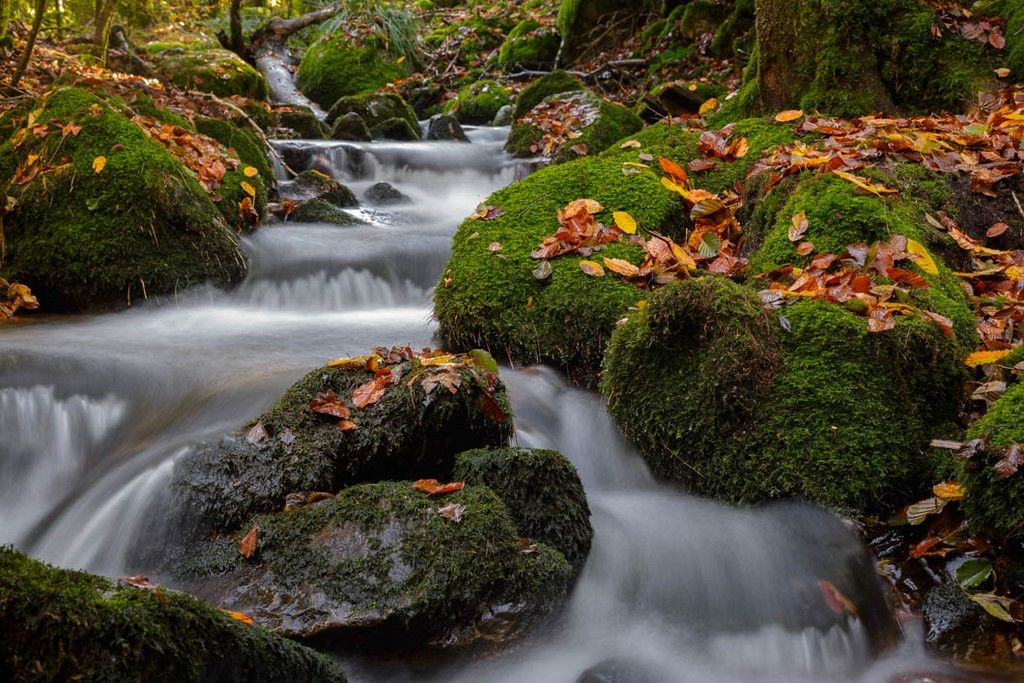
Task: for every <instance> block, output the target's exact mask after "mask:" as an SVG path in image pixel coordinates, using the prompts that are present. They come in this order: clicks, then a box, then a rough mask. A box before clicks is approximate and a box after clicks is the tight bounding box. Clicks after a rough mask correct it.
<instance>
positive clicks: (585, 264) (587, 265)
mask: <svg viewBox="0 0 1024 683" xmlns="http://www.w3.org/2000/svg"><path fill="white" fill-rule="evenodd" d="M580 270H582V271H583V272H584V273H586V274H587V275H589V276H590V277H604V268H602V267H601V264H600V263H597V262H596V261H587V260H583V261H580Z"/></svg>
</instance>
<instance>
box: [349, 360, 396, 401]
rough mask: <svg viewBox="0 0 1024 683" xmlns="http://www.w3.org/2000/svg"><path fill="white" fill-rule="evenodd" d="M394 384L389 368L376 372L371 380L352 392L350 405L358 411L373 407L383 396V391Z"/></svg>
mask: <svg viewBox="0 0 1024 683" xmlns="http://www.w3.org/2000/svg"><path fill="white" fill-rule="evenodd" d="M394 383H395V378H394V375H392V374H391V370H390V368H384V369H382V370H378V371H377V373H376V375H375V376H374V378H373V379H371V380H370V381H369V382H367V383H366V384H363V385H362V386H360V387H358V388H357V389H356V390H355V391H354V392H352V405H354V406H355V407H356V408H360V409H362V408H365V407H367V406H370V405H373V404H374V403H376V402H377V401H379V400H380V399H381V397H383V396H384V391H385V389H387V388H388V387H389V386H391V385H392V384H394Z"/></svg>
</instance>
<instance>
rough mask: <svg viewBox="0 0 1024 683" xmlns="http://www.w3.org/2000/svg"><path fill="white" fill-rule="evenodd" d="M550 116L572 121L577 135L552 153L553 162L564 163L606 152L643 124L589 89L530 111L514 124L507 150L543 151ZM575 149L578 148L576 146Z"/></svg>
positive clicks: (516, 153) (514, 152)
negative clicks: (581, 152) (544, 123)
mask: <svg viewBox="0 0 1024 683" xmlns="http://www.w3.org/2000/svg"><path fill="white" fill-rule="evenodd" d="M548 117H554V118H556V119H562V120H566V119H567V120H569V121H572V123H571V124H570V126H571V127H572V128H573V131H574V133H577V134H578V135H577V136H576V137H573V138H572V139H567V140H565V141H564V142H563V143H562V145H561V146H560V147H559V148H558V149H557V150H553V152H552V161H553V162H554V163H562V162H565V161H569V160H571V159H575V158H577V157H578V156H581V154H580V152H579V150H585V152H584V154H582V155H583V156H585V155H588V154H597V153H599V152H602V151H604V150H605V149H607V148H608V147H609V146H611V145H612V143H614V142H617V141H618V140H621V139H622V138H624V137H626V136H628V135H631V134H633V133H635V132H637V131H638V130H640V129H641V128H643V127H644V123H643V121H641V120H640V117H639V116H637V115H636V114H635V113H634V112H633V111H632V110H630V109H628V108H626V107H624V106H622V105H621V104H618V103H616V102H612V101H610V100H606V99H604V98H602V97H600V96H598V95H596V94H594V93H592V92H590V91H582V92H574V93H568V94H566V93H562V94H560V95H553V96H551V97H549V98H548V99H546V100H544V101H543V102H541V103H540V104H539V105H537V106H536V107H534V108H533V109H531V110H530V112H529V113H527V114H526V116H524V117H523V118H521V119H518V120H517V121H516V122H515V123H514V124H513V125H512V130H511V132H510V133H509V136H508V142H507V143H506V145H505V150H506V151H507V152H509V153H510V154H512V155H514V156H520V157H529V156H536V155H537V154H538V153H540V152H543V151H544V134H545V133H544V128H543V126H542V125H541V124H542V123H543V122H545V121H546V120H548ZM574 148H575V149H574Z"/></svg>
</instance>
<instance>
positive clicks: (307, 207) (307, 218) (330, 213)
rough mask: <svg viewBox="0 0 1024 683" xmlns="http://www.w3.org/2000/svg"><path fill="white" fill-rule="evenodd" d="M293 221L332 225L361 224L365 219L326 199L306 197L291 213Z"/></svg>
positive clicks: (289, 218) (290, 219) (289, 217)
mask: <svg viewBox="0 0 1024 683" xmlns="http://www.w3.org/2000/svg"><path fill="white" fill-rule="evenodd" d="M288 220H289V221H290V222H292V223H330V224H332V225H361V224H363V221H361V220H359V219H358V218H356V217H355V216H353V215H352V214H350V213H348V212H346V211H342V210H341V209H339V208H338V207H337V206H336V205H335V204H333V203H332V202H329V201H327V200H326V199H319V198H317V199H306V200H305V201H301V202H299V204H298V206H296V207H295V209H294V210H292V212H291V213H290V214H288Z"/></svg>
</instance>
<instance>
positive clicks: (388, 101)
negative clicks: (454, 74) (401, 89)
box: [327, 93, 419, 129]
mask: <svg viewBox="0 0 1024 683" xmlns="http://www.w3.org/2000/svg"><path fill="white" fill-rule="evenodd" d="M350 113H355V114H358V115H359V116H360V118H362V119H363V121H364V122H366V125H367V126H369V127H370V128H371V129H372V128H374V127H375V126H379V125H381V124H383V123H384V122H386V121H388V120H390V119H402V120H403V121H406V122H407V123H408V124H409V126H410V127H412V128H416V127H417V125H418V123H419V122H418V121H417V120H416V112H415V111H413V109H412V107H410V106H409V104H408V103H407V102H406V101H405V100H404V99H402V96H401V95H396V94H395V93H372V94H368V95H349V96H348V97H342V98H341V99H339V100H338V101H337V102H335V103H334V106H332V107H331V110H330V111H329V112H327V121H328V122H329V123H333V122H335V121H336V120H338V119H339V118H341V117H342V116H344V115H345V114H350Z"/></svg>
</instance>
